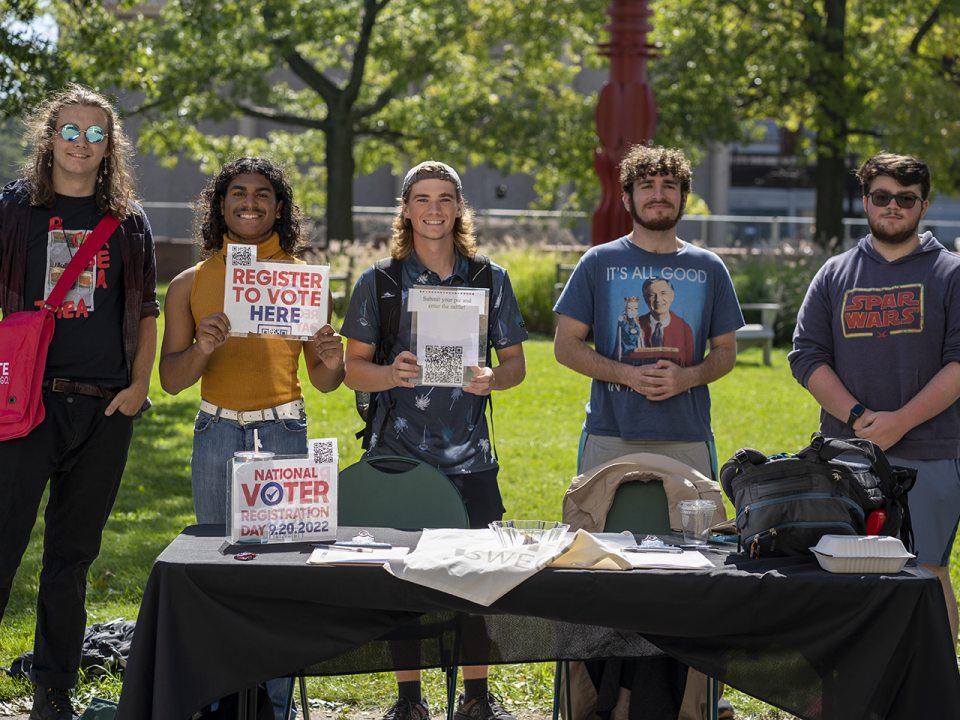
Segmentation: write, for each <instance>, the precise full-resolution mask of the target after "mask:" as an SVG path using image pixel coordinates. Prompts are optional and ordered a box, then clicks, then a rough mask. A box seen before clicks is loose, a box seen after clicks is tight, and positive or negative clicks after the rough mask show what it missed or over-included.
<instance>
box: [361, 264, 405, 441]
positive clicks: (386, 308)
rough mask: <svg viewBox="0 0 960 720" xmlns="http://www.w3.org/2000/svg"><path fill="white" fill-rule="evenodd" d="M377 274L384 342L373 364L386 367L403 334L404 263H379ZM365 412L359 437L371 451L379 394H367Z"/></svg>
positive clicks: (374, 266)
mask: <svg viewBox="0 0 960 720" xmlns="http://www.w3.org/2000/svg"><path fill="white" fill-rule="evenodd" d="M373 268H374V273H373V278H374V292H375V294H376V297H377V314H378V317H379V318H380V339H379V341H378V342H377V347H376V349H375V350H374V351H373V362H374V363H376V364H377V365H386V364H387V358H389V357H390V351H391V350H392V349H393V345H394V343H395V342H396V341H397V335H398V334H399V333H400V306H401V304H402V302H403V286H402V284H401V273H402V272H403V263H402V262H398V261H396V260H394V259H393V258H392V257H388V258H383V259H381V260H377V262H375V263H374V264H373ZM360 395H361V394H360V393H358V400H357V402H358V405H359V404H360V403H361V399H360ZM364 395H366V398H364V400H365V401H366V402H365V405H366V408H365V412H364V413H363V415H364V416H365V418H366V422H365V424H364V426H363V428H362V429H361V430H360V431H359V432H358V433H357V438H359V439H360V441H361V442H360V446H361V447H362V448H363V449H364V450H368V449H369V448H370V438H371V437H372V435H373V418H374V415H376V409H377V397H378V395H379V393H364ZM390 410H392V407H391V408H387V412H386V413H384V415H383V422H382V423H381V427H379V428H377V435H378V436H379V435H380V434H381V433H382V432H383V426H384V425H386V422H387V418H388V417H389V415H390Z"/></svg>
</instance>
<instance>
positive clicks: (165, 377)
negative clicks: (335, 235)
mask: <svg viewBox="0 0 960 720" xmlns="http://www.w3.org/2000/svg"><path fill="white" fill-rule="evenodd" d="M198 215H199V217H200V223H199V237H198V243H199V245H200V253H201V256H202V257H203V258H205V259H204V260H203V261H202V262H200V263H199V264H198V265H196V266H195V267H191V268H188V269H187V270H184V271H183V272H182V273H180V274H179V275H178V276H177V277H176V278H174V279H173V281H172V282H171V283H170V288H169V290H168V291H167V297H166V301H165V303H164V316H165V320H166V325H165V329H164V333H163V343H162V345H161V349H160V383H161V384H162V385H163V389H164V390H166V391H167V392H169V393H171V394H173V395H176V394H177V393H179V392H180V391H181V390H184V389H185V388H188V387H190V386H192V385H193V384H194V383H196V382H197V380H199V381H200V395H201V398H202V401H201V403H200V410H199V412H198V413H197V420H196V425H195V427H194V436H193V456H192V457H191V460H190V467H191V472H192V478H193V502H194V508H195V510H196V513H197V522H200V523H220V524H222V523H224V522H225V521H226V504H227V487H228V484H229V482H230V469H229V460H230V459H231V458H232V457H233V455H234V453H235V452H238V451H250V450H257V449H262V450H266V451H270V452H273V453H275V454H277V455H305V454H306V452H307V416H306V411H305V409H304V403H303V396H302V392H301V389H300V381H299V379H298V378H297V370H298V367H299V363H300V353H301V351H302V352H303V356H304V359H305V360H306V364H307V372H308V374H309V377H310V382H311V383H312V384H313V386H314V387H316V388H317V389H318V390H321V391H322V392H329V391H331V390H335V389H336V388H337V387H339V386H340V383H341V382H342V381H343V344H342V339H341V337H340V335H338V334H337V333H336V331H335V330H334V329H333V327H331V326H330V325H329V324H326V325H324V326H323V327H321V328H320V330H318V331H317V332H316V334H314V335H313V337H311V338H309V339H307V340H304V341H302V342H301V341H300V340H286V339H283V338H282V337H278V336H263V335H252V336H249V337H231V336H230V321H229V319H228V318H227V316H226V314H224V312H223V305H224V284H225V281H226V265H227V245H228V243H239V244H243V245H255V246H256V249H257V260H259V261H268V260H269V261H279V262H289V263H300V264H302V261H299V260H297V259H296V258H295V257H294V255H295V254H296V253H297V251H299V250H300V249H301V248H302V247H303V244H304V237H303V228H302V219H303V215H302V213H301V211H300V208H299V207H297V205H295V204H294V202H293V191H292V189H291V188H290V184H289V183H288V182H287V179H286V177H285V176H284V174H283V171H282V169H281V168H280V167H278V166H277V165H275V164H274V163H273V162H272V161H270V160H268V159H265V158H256V157H244V158H240V159H238V160H234V161H233V162H230V163H228V164H227V165H224V167H223V168H222V169H221V170H220V173H219V174H218V175H217V176H216V177H214V178H213V179H212V180H211V181H210V182H209V183H208V184H207V187H206V188H204V190H203V192H202V193H201V194H200V200H199V203H198ZM251 259H252V258H251ZM255 432H256V433H257V435H258V437H259V441H260V443H261V446H262V447H260V448H255V447H254V433H255ZM291 683H292V681H291V680H289V679H282V680H277V681H270V682H269V683H268V684H267V685H268V690H269V691H270V695H271V698H272V699H273V701H274V708H275V709H276V717H277V718H278V720H279V719H280V718H282V717H283V707H284V705H285V701H286V697H287V695H288V694H289V688H291V687H292V685H291ZM275 685H282V686H283V687H282V688H279V689H278V688H277V687H275Z"/></svg>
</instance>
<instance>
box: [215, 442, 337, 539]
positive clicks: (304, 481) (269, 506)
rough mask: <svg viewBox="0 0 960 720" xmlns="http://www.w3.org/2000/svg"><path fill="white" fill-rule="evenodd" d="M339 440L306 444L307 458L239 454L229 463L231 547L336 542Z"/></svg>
mask: <svg viewBox="0 0 960 720" xmlns="http://www.w3.org/2000/svg"><path fill="white" fill-rule="evenodd" d="M337 462H338V455H337V440H336V438H329V439H322V440H310V441H309V442H308V443H307V455H306V456H305V457H303V456H299V457H291V456H274V455H273V453H270V452H248V453H237V454H236V456H235V457H234V458H233V459H232V460H231V461H230V463H231V483H230V487H229V492H228V493H227V495H228V497H227V536H228V537H229V538H230V541H231V542H234V543H283V542H315V541H320V540H335V539H336V537H337Z"/></svg>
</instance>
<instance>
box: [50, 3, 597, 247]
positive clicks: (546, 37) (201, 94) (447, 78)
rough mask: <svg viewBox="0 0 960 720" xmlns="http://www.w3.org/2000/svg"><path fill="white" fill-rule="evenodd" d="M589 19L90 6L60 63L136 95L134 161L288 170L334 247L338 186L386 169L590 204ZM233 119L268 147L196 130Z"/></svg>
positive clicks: (474, 6) (341, 193) (570, 10)
mask: <svg viewBox="0 0 960 720" xmlns="http://www.w3.org/2000/svg"><path fill="white" fill-rule="evenodd" d="M130 5H131V6H134V7H135V4H134V3H130ZM54 7H55V8H57V9H59V12H60V13H61V14H62V13H69V12H70V8H69V6H68V5H66V4H59V3H55V4H54ZM603 10H604V6H603V3H597V2H589V1H587V0H576V1H570V2H565V3H564V8H563V12H557V8H556V3H553V2H548V1H547V0H515V1H514V2H509V3H505V2H502V0H463V1H458V2H450V1H449V0H326V1H323V2H321V1H318V0H271V1H270V2H269V3H265V2H255V1H254V0H180V1H179V2H167V3H164V4H163V5H162V8H161V9H160V12H159V15H158V16H157V17H137V18H133V19H124V18H118V17H117V15H116V14H115V13H113V12H111V11H110V10H108V9H105V8H102V7H101V8H96V7H92V6H91V7H88V8H87V9H86V10H85V18H84V21H83V22H82V23H81V24H73V25H71V26H69V27H70V29H69V31H67V30H66V29H64V30H63V32H62V36H61V50H62V51H65V54H66V55H67V57H69V58H70V62H71V65H72V67H73V69H74V72H75V73H76V75H77V76H78V78H79V79H81V80H85V81H87V82H90V83H92V84H95V85H97V86H100V87H102V88H107V89H109V88H116V89H125V90H128V91H135V92H136V93H138V95H137V97H138V98H140V99H141V102H140V103H139V104H138V105H137V106H136V107H131V108H127V110H128V112H132V113H138V114H142V115H143V116H144V117H145V118H146V119H147V122H146V123H145V124H144V125H143V126H142V129H141V134H140V146H141V149H145V150H149V151H150V152H152V153H154V154H156V155H158V156H159V157H160V158H162V159H166V161H167V162H171V163H172V162H175V161H176V158H177V156H178V155H179V154H180V153H181V152H183V151H186V153H187V154H188V155H189V156H191V157H193V158H195V159H198V160H200V161H201V164H202V166H203V167H204V169H205V170H207V171H213V170H214V169H215V168H216V167H217V166H218V165H219V164H220V163H221V162H222V161H223V160H224V159H226V158H228V157H231V156H236V155H238V154H241V153H266V154H270V155H272V156H273V157H274V158H276V159H278V160H280V161H283V162H285V163H286V164H287V166H288V167H291V168H295V169H296V171H297V172H296V173H295V174H296V185H297V189H298V191H299V192H298V197H299V199H300V201H301V202H302V203H303V204H304V205H305V206H307V207H308V208H311V209H315V208H317V207H324V206H325V207H326V214H327V228H328V237H330V238H340V239H350V238H352V237H353V224H352V215H351V210H350V209H351V206H352V205H353V204H354V198H353V189H352V180H353V178H354V177H355V176H356V175H358V174H362V173H367V172H371V171H373V170H374V169H376V168H377V167H380V166H382V165H384V164H390V165H392V166H393V167H394V169H396V170H398V171H399V170H402V169H403V168H404V166H406V165H409V164H412V163H413V162H415V161H419V160H420V159H423V158H426V157H431V156H436V157H439V158H443V159H447V160H448V161H450V162H452V163H457V164H466V163H469V164H474V165H477V164H482V163H487V164H489V165H492V166H494V167H496V168H498V169H500V170H502V171H505V172H526V173H529V174H530V175H532V176H534V178H535V180H536V189H537V191H538V193H539V194H540V197H541V198H542V201H543V202H544V203H545V204H548V205H556V204H558V203H560V202H561V201H562V200H564V199H565V200H566V201H567V202H570V203H576V202H578V198H580V197H581V196H582V194H584V193H593V195H594V196H595V191H594V190H593V187H594V185H595V184H596V183H595V181H594V180H593V178H592V173H591V170H590V157H591V151H592V148H593V145H594V140H593V121H592V111H593V100H592V98H591V97H590V96H584V95H582V94H580V93H577V92H576V91H575V90H574V89H573V80H574V78H575V77H576V75H577V73H578V72H579V71H580V70H581V68H583V67H585V66H587V65H588V64H589V63H590V62H593V63H596V62H597V60H596V58H595V55H594V52H593V49H594V42H595V37H594V36H592V35H591V31H592V30H593V29H594V28H598V27H601V26H602V20H603ZM75 17H76V15H75V14H72V15H71V18H75ZM61 19H63V17H62V15H61ZM65 27H67V26H66V25H65V24H61V28H65ZM588 28H589V29H590V30H588ZM243 115H246V116H250V117H255V118H259V119H261V120H265V121H268V127H270V128H271V129H270V130H269V132H268V133H267V135H266V137H261V138H249V137H241V136H238V135H232V136H227V135H222V134H218V133H217V132H216V131H215V130H214V131H211V127H212V126H211V125H210V123H209V122H207V121H217V120H223V119H226V118H229V117H236V116H243ZM213 127H215V126H213ZM358 204H363V203H362V202H360V203H358Z"/></svg>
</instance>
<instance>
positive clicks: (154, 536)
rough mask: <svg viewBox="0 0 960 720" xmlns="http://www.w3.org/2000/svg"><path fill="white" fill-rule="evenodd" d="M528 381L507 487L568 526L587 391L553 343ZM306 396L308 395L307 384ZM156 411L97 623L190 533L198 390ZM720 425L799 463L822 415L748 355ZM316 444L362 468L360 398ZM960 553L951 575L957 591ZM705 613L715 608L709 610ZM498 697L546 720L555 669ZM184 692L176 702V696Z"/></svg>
mask: <svg viewBox="0 0 960 720" xmlns="http://www.w3.org/2000/svg"><path fill="white" fill-rule="evenodd" d="M525 348H526V354H527V379H526V381H525V382H524V383H523V384H522V385H521V386H520V387H518V388H515V389H513V390H510V391H508V392H505V393H497V394H496V396H495V402H494V428H495V433H496V446H497V450H498V451H499V456H500V463H501V465H502V470H501V475H500V478H501V487H502V489H503V496H504V503H505V505H506V507H507V514H508V515H509V516H512V517H521V518H540V519H559V517H560V512H561V501H562V498H563V493H564V490H565V489H566V487H567V484H568V483H569V480H570V478H571V477H572V476H573V474H574V471H575V464H576V451H577V441H578V438H579V433H580V427H581V425H582V423H583V405H584V402H585V400H586V398H587V394H588V389H589V381H588V380H587V379H586V378H583V377H581V376H579V375H576V374H574V373H573V372H571V371H569V370H567V369H565V368H562V367H560V366H559V365H558V364H557V363H556V362H555V361H554V359H553V348H552V344H551V342H550V341H549V340H547V339H543V338H539V339H534V340H531V341H530V342H528V343H527V344H526V345H525ZM304 387H305V388H309V384H308V383H304ZM150 395H151V398H152V399H153V401H154V407H153V409H152V410H151V411H150V412H149V413H147V415H146V416H145V417H144V418H143V419H142V420H141V421H140V422H139V423H138V424H137V427H136V432H135V435H134V440H133V445H132V447H131V451H130V459H129V462H128V463H127V470H126V475H125V478H124V482H123V486H122V488H121V490H120V494H119V497H118V499H117V503H116V507H115V509H114V512H113V515H112V517H111V519H110V521H109V523H108V524H107V528H106V532H105V534H104V539H103V549H102V552H101V554H100V558H99V559H98V560H97V561H96V563H94V565H93V567H92V569H91V572H90V582H89V588H88V593H87V608H88V613H89V618H88V623H93V622H100V621H106V620H112V619H114V618H118V617H122V618H128V619H132V618H135V617H136V616H137V610H138V607H139V603H140V597H141V594H142V589H143V585H144V583H145V582H146V579H147V576H148V574H149V572H150V567H151V565H152V563H153V560H154V558H155V557H156V556H157V554H158V553H159V552H160V551H161V550H162V549H163V548H164V546H166V545H167V543H168V542H169V541H170V540H171V539H172V538H173V537H175V536H176V535H177V534H178V533H179V532H180V530H181V529H182V528H183V527H185V526H186V525H189V524H191V523H192V522H193V507H192V501H191V496H190V470H189V464H190V448H191V442H192V421H193V418H194V417H195V414H196V410H197V406H198V403H199V391H198V387H194V388H191V389H190V390H188V391H185V392H184V393H181V394H180V395H179V396H177V397H171V396H169V395H166V394H165V393H164V392H163V391H162V390H161V389H160V385H159V381H158V379H157V376H156V372H155V373H154V378H153V383H152V390H151V393H150ZM712 396H713V425H714V429H715V432H716V436H717V447H718V454H719V457H720V461H721V463H722V462H723V461H724V460H725V459H726V458H729V457H730V456H731V455H732V454H733V452H734V451H735V450H736V449H738V448H740V447H743V446H752V447H756V448H758V449H760V450H763V451H765V452H768V453H773V452H778V451H796V450H799V449H800V448H802V447H803V446H805V445H806V444H807V443H808V441H809V436H810V433H811V432H812V431H813V430H815V429H816V427H817V422H818V418H817V407H816V404H815V403H814V402H813V400H812V399H811V398H810V396H809V395H807V393H806V392H805V391H804V390H803V389H802V388H800V386H799V385H797V383H796V382H795V381H794V380H793V378H792V377H791V375H790V372H789V368H788V366H787V362H786V356H785V352H784V351H777V352H775V353H774V357H773V366H772V367H767V366H764V365H763V364H762V363H761V362H760V351H759V349H757V350H748V351H746V352H744V353H742V354H741V356H740V358H739V361H738V364H737V367H736V369H735V370H734V371H733V372H732V373H731V374H730V375H728V376H727V377H725V378H723V379H722V380H721V381H719V382H717V383H716V384H715V385H714V386H713V387H712ZM306 403H307V410H308V414H309V418H310V430H309V436H310V437H336V438H337V439H338V441H339V447H340V458H341V467H345V466H346V465H348V464H350V463H352V462H354V461H355V460H356V459H357V458H359V456H360V448H359V444H358V442H357V441H356V439H355V438H354V433H355V432H356V431H357V430H358V429H359V427H360V420H359V418H358V417H357V415H356V411H355V409H354V399H353V393H352V392H350V391H349V390H347V389H346V388H340V389H339V390H337V391H336V392H334V393H330V394H328V395H323V394H321V393H318V392H316V391H313V390H312V388H309V389H308V391H307V392H306ZM42 532H43V521H42V517H41V519H40V520H38V522H37V526H36V528H35V529H34V535H33V538H32V541H31V544H30V547H29V549H28V550H27V553H26V555H25V557H24V560H23V563H22V565H21V567H20V571H19V573H18V575H17V578H16V580H15V583H14V589H13V595H12V597H11V599H10V604H9V606H8V608H7V611H6V616H5V617H4V619H3V623H2V625H0V666H3V667H9V664H10V662H11V661H12V660H13V658H14V657H16V656H17V655H19V654H20V653H22V652H24V651H26V650H28V649H30V648H31V647H32V643H33V622H34V609H33V608H34V603H35V599H36V592H37V579H38V575H39V570H40V557H41V551H42ZM958 567H960V565H958V563H957V551H955V553H954V556H953V562H952V564H951V568H952V572H953V575H954V581H955V582H957V581H958V579H960V578H958ZM704 602H709V598H705V599H704ZM439 675H440V674H439V672H432V673H428V677H429V680H428V687H427V690H428V693H429V694H430V696H431V697H434V698H437V699H438V700H439V698H441V697H442V691H441V689H440V687H441V683H440V676H439ZM492 679H493V685H494V689H495V690H496V691H497V692H499V693H501V694H503V695H504V696H505V697H506V698H507V704H508V706H509V707H511V708H512V709H515V710H521V711H523V710H525V711H528V712H530V711H532V712H542V713H546V712H548V710H549V703H550V698H551V692H552V665H549V664H536V665H519V666H508V667H501V668H494V670H493V672H492ZM311 688H312V691H311V694H312V695H313V696H314V697H317V696H319V697H324V698H328V699H331V700H333V701H335V702H337V703H343V704H349V705H357V706H361V707H372V706H376V705H383V704H385V702H386V699H387V698H388V697H389V695H390V693H391V692H392V682H391V679H390V677H389V676H386V675H378V676H352V677H345V678H329V679H316V680H311ZM119 689H120V682H119V679H118V678H85V679H84V682H83V683H82V684H81V687H80V690H79V691H80V695H81V697H85V696H87V695H89V694H92V693H96V694H99V695H101V696H107V697H116V696H117V695H118V694H119ZM172 691H175V690H172ZM28 692H29V687H28V685H27V683H25V682H17V681H13V680H11V679H10V678H8V677H6V676H4V675H0V702H3V701H6V700H10V699H12V698H17V697H22V696H25V695H27V694H28ZM731 695H732V699H733V702H734V704H735V706H736V707H737V708H738V711H739V717H740V718H754V719H755V720H760V719H764V720H766V719H772V718H785V717H788V716H786V715H784V714H783V713H780V712H779V711H776V710H774V709H772V708H769V707H767V706H766V705H763V704H762V703H759V702H756V701H752V700H750V699H749V698H746V697H744V696H742V695H739V694H737V693H732V694H731Z"/></svg>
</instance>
